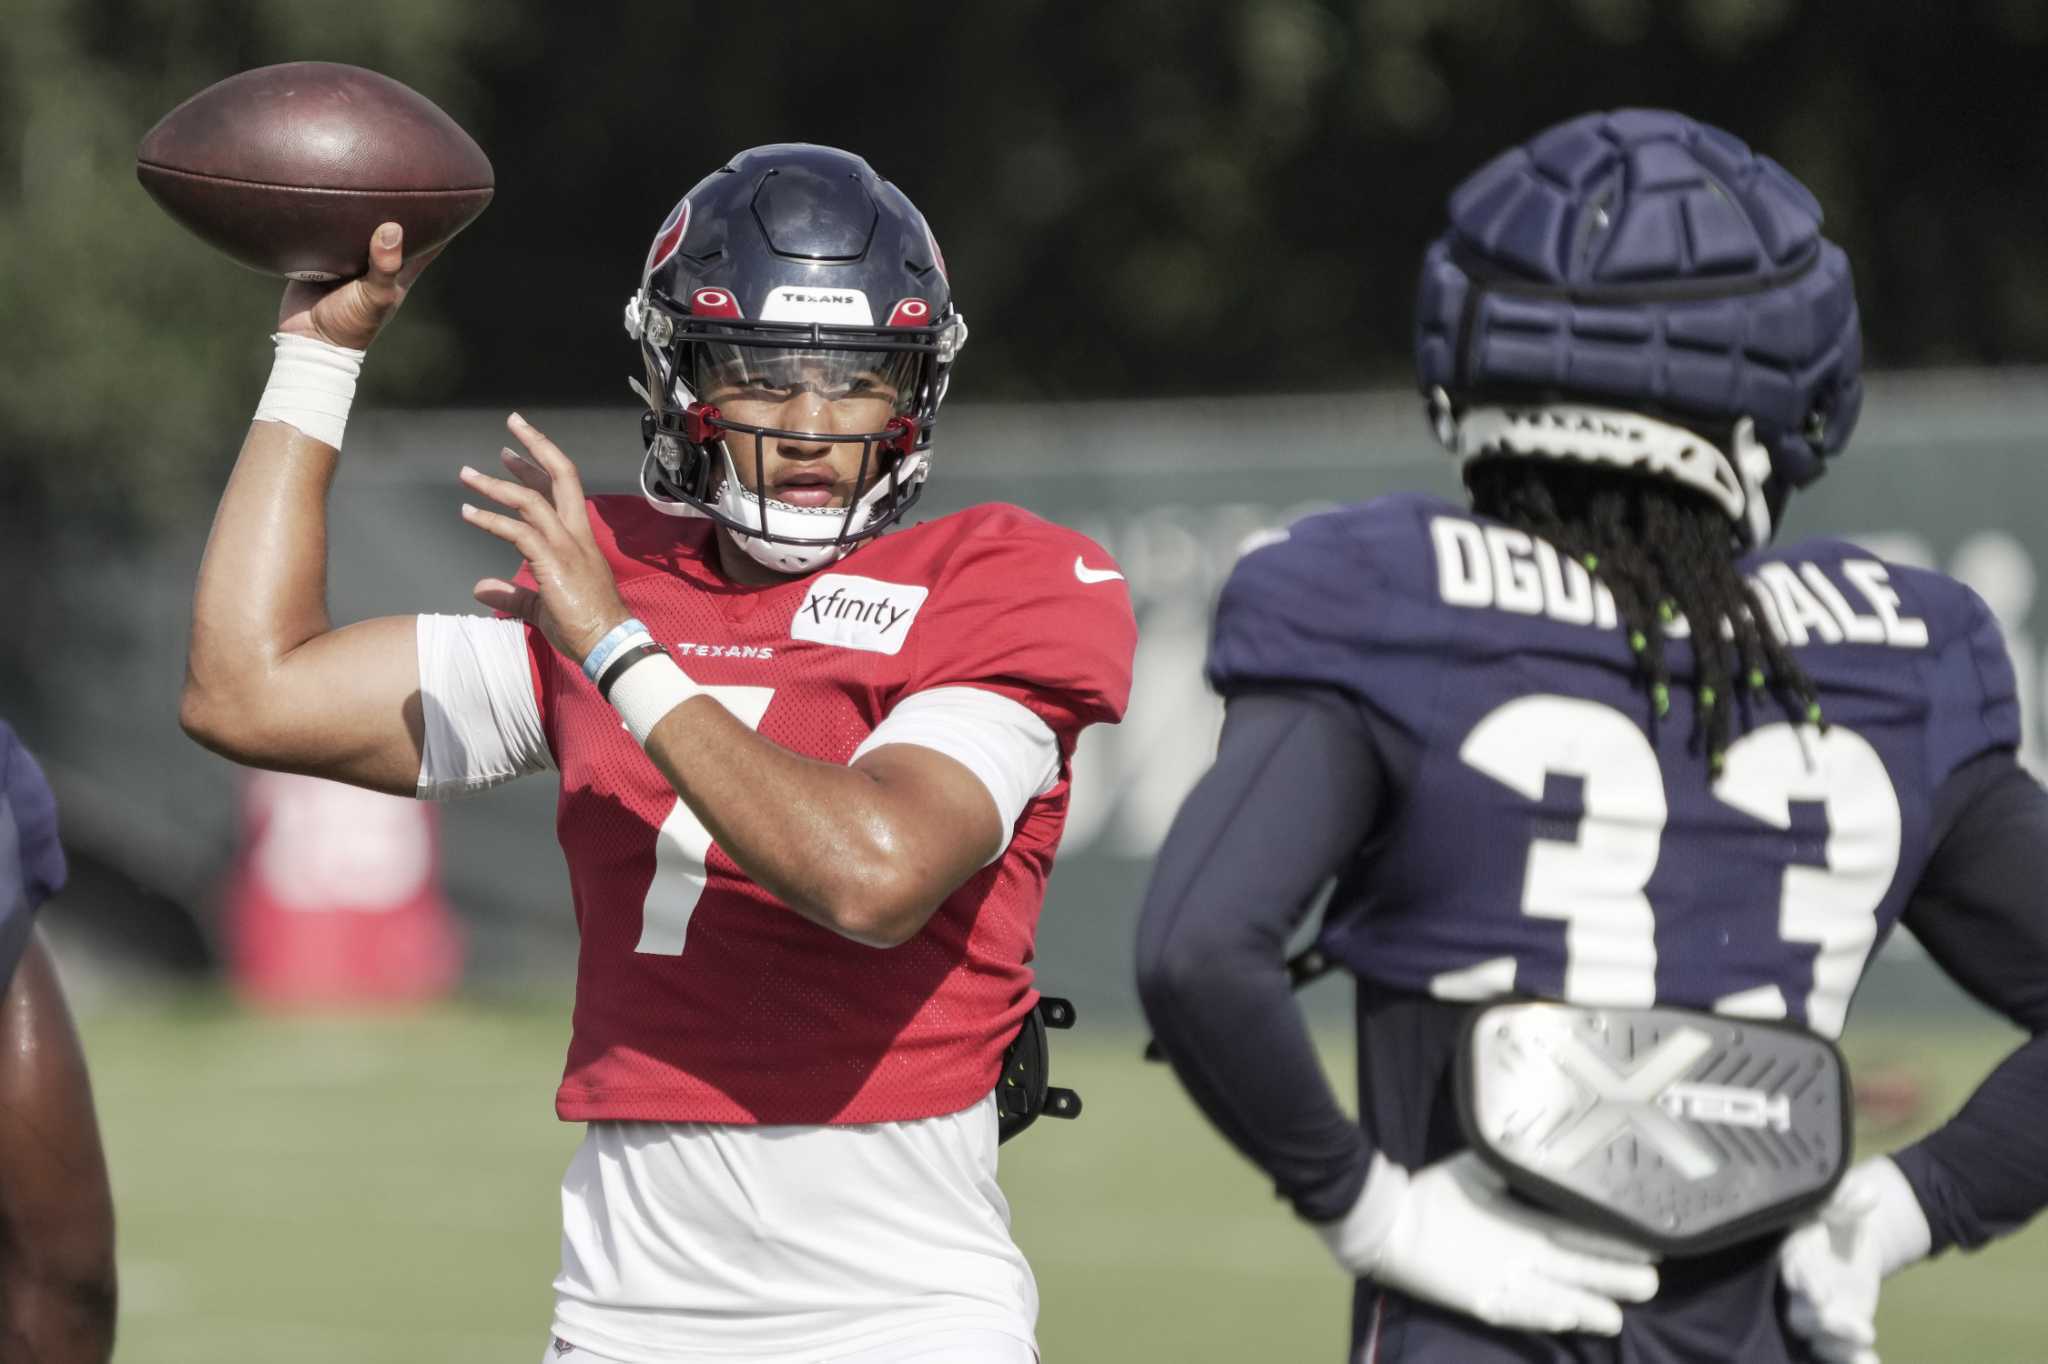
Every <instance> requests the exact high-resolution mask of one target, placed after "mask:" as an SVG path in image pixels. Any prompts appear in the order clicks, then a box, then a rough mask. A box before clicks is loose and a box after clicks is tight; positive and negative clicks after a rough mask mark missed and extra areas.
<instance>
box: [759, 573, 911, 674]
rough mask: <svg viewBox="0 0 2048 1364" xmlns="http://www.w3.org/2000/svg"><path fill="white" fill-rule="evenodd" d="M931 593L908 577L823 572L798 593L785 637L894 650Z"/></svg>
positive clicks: (881, 651)
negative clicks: (799, 597) (801, 595)
mask: <svg viewBox="0 0 2048 1364" xmlns="http://www.w3.org/2000/svg"><path fill="white" fill-rule="evenodd" d="M930 593H931V589H930V588H925V587H913V586H911V585H910V584H908V583H885V582H883V581H881V580H880V579H879V578H860V577H855V576H854V575H853V574H851V573H823V574H820V575H819V576H818V577H817V578H816V579H815V580H813V581H812V583H811V586H810V590H809V591H808V592H806V593H804V599H803V602H802V604H801V605H799V606H798V607H797V609H796V615H795V616H794V617H792V618H791V620H790V622H789V635H790V638H791V639H805V640H809V641H811V642H812V643H814V644H830V645H834V646H836V647H838V648H841V649H863V650H866V651H867V652H868V653H874V654H893V653H898V652H900V651H901V650H902V648H903V641H904V640H906V639H908V638H909V637H910V624H911V622H912V621H914V620H916V619H917V613H918V609H919V608H920V607H922V606H923V605H924V599H925V598H926V597H927V596H929V595H930Z"/></svg>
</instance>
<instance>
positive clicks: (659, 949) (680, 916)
mask: <svg viewBox="0 0 2048 1364" xmlns="http://www.w3.org/2000/svg"><path fill="white" fill-rule="evenodd" d="M703 690H704V691H705V693H706V694H708V695H709V696H710V697H711V698H712V699H713V700H715V701H717V702H718V704H719V705H721V706H724V707H725V708H726V709H727V710H729V711H731V712H732V713H733V716H734V718H736V719H737V720H738V721H739V722H740V723H741V724H743V725H745V726H746V727H747V728H748V729H755V730H758V729H759V728H761V717H762V716H764V715H766V714H767V713H768V703H769V702H770V701H772V700H774V699H775V688H773V687H705V688H704V689H703ZM710 857H711V831H710V830H709V829H707V828H705V827H704V821H703V820H701V819H699V818H697V814H696V812H695V811H694V810H692V809H691V808H690V807H689V806H687V805H685V804H683V802H682V800H681V799H680V798H678V799H677V801H676V803H675V806H674V808H672V809H671V810H670V811H669V812H668V818H667V819H664V820H662V822H661V832H660V834H658V835H657V836H656V837H655V840H654V879H653V880H652V881H650V882H648V884H647V898H646V899H644V900H643V901H641V904H640V941H639V942H638V943H636V944H634V947H633V950H634V951H635V952H646V953H649V954H651V955H654V956H658V957H679V956H681V955H682V954H683V943H684V941H685V940H686V939H687V938H688V937H689V934H690V916H691V915H692V914H695V913H696V912H697V902H698V901H699V900H701V899H703V898H704V883H705V882H706V881H707V880H708V879H710V875H711V873H710V870H709V869H708V868H707V867H706V866H705V863H706V862H707V861H708V860H709V859H710Z"/></svg>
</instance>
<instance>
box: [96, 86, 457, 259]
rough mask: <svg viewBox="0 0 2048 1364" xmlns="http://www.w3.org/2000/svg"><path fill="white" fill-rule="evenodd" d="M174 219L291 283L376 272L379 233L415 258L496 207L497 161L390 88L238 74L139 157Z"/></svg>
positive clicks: (451, 123)
mask: <svg viewBox="0 0 2048 1364" xmlns="http://www.w3.org/2000/svg"><path fill="white" fill-rule="evenodd" d="M135 176H136V178H137V179H138V180H140V181H141V182H142V187H143V188H144V189H146V190H148V191H149V194H150V197H151V198H153V199H155V200H156V201H157V203H158V204H159V205H161V206H162V208H163V210H164V211H165V212H166V213H168V214H170V215H171V217H173V218H175V219H176V220H177V221H178V222H179V223H181V224H183V225H184V226H185V227H186V228H187V229H189V230H190V231H192V232H193V233H196V234H197V235H198V236H199V237H200V238H201V239H202V240H204V241H206V242H208V243H209V244H211V245H213V246H216V247H218V248H219V249H220V250H222V251H225V252H227V254H229V255H230V256H233V257H234V258H235V259H236V260H238V261H240V262H241V263H242V264H244V265H246V266H248V267H250V268H251V269H254V270H260V271H262V272H263V273H265V274H270V275H284V276H287V277H289V278H291V279H306V280H336V279H349V278H353V277H354V276H356V275H360V274H362V273H363V272H364V271H365V270H367V269H368V268H369V243H370V234H371V232H373V231H375V230H376V228H377V225H378V224H379V223H383V222H397V223H399V224H400V225H402V226H403V227H404V228H405V252H406V255H407V256H415V255H418V254H419V253H420V252H423V251H428V250H431V249H433V248H434V247H437V246H440V245H441V244H443V243H444V242H446V241H448V240H449V239H450V238H451V237H453V236H454V235H455V234H456V233H458V232H460V231H461V230H462V229H463V228H465V227H467V226H469V224H470V222H471V221H472V220H474V219H475V217H476V215H477V214H479V213H481V212H483V210H484V205H486V204H488V203H490V201H491V192H492V187H493V184H494V177H493V175H492V173H491V162H490V158H489V157H487V156H485V155H484V153H483V149H482V148H481V147H478V146H477V145H476V143H475V142H474V141H473V140H472V139H471V138H470V136H469V134H468V133H465V132H464V131H462V129H461V127H459V126H458V125H457V124H456V122H455V120H454V119H452V118H450V117H448V115H447V114H445V113H443V112H442V111H441V110H440V108H439V107H437V106H436V105H435V104H434V102H433V101H432V100H429V99H427V98H426V97H425V96H424V95H421V94H419V93H418V92H416V91H414V90H412V89H410V88H408V87H406V86H404V85H401V84H399V83H398V82H397V81H395V80H392V79H391V78H390V77H389V76H380V75H378V74H377V73H376V72H375V71H365V70H364V69H363V68H361V67H359V66H342V65H339V64H337V63H334V62H287V63H285V64H284V65H282V66H264V67H259V68H257V69H256V70H254V71H244V72H242V73H241V74H240V75H236V76H230V77H228V78H227V79H226V80H224V81H221V82H220V83H219V84H217V85H210V86H208V87H207V88H206V89H204V90H201V91H200V92H199V93H198V94H196V95H194V96H192V98H190V99H188V100H186V101H185V102H184V103H183V104H181V105H179V106H178V107H177V108H175V109H173V110H171V112H170V113H168V114H166V115H164V117H163V119H162V121H161V122H159V123H158V124H157V125H156V127H154V128H152V129H150V130H149V135H148V136H147V137H144V138H143V139H142V146H141V147H140V148H139V149H138V150H137V152H136V157H135Z"/></svg>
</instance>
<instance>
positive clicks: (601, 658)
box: [583, 616, 652, 682]
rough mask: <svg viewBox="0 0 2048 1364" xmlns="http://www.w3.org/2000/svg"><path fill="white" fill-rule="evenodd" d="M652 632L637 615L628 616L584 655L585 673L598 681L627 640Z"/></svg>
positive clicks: (593, 680)
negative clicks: (606, 664) (612, 657)
mask: <svg viewBox="0 0 2048 1364" xmlns="http://www.w3.org/2000/svg"><path fill="white" fill-rule="evenodd" d="M651 633H652V632H651V631H649V630H648V628H647V627H646V626H645V625H643V624H641V623H640V620H639V618H638V617H637V616H628V617H626V618H625V619H624V620H622V621H620V622H619V623H618V624H617V625H614V626H613V627H612V628H611V631H610V633H608V634H606V635H605V637H604V638H603V639H601V640H599V641H598V642H597V647H596V648H594V649H592V650H591V651H590V652H589V653H588V654H586V655H584V658H583V675H584V676H585V677H587V678H589V679H590V680H591V681H592V682H595V681H597V679H598V676H599V675H600V674H601V673H603V672H604V665H605V663H606V662H607V661H609V660H610V658H611V656H612V655H613V654H615V653H617V652H618V651H619V649H620V647H621V646H622V645H624V644H625V642H626V641H627V640H629V639H631V638H633V637H634V636H635V635H651Z"/></svg>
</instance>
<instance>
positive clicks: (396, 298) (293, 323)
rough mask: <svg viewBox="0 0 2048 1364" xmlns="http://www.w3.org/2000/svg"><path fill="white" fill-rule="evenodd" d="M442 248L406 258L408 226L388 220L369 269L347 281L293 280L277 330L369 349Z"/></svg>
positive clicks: (375, 240)
mask: <svg viewBox="0 0 2048 1364" xmlns="http://www.w3.org/2000/svg"><path fill="white" fill-rule="evenodd" d="M439 254H440V248H438V247H436V248H435V249H434V250H432V251H423V252H421V253H420V254H419V255H417V256H415V257H413V258H412V259H411V260H407V259H406V258H405V229H404V228H402V227H400V226H399V225H398V224H397V223H385V224H383V225H381V226H380V227H378V229H377V230H376V231H375V232H373V233H371V234H370V268H369V271H368V272H367V273H365V274H364V275H362V276H361V277H360V278H358V279H352V280H349V281H347V282H346V283H343V284H309V283H307V282H306V281H304V280H293V281H292V282H291V283H290V284H287V285H286V286H285V289H284V298H283V299H282V300H280V301H279V303H278V305H277V329H278V330H279V331H280V332H283V333H284V334H285V335H287V336H310V337H312V338H313V339H315V340H317V341H325V342H326V343H327V344H328V345H330V346H341V347H344V348H346V349H348V350H368V349H369V348H370V343H371V342H372V341H374V340H376V339H377V333H378V332H380V331H382V330H383V329H384V324H385V323H387V322H389V321H390V320H391V316H392V314H393V313H396V312H397V311H398V305H399V304H401V303H403V302H405V295H406V291H407V290H408V289H410V288H411V287H412V282H413V281H414V280H416V279H418V278H419V275H420V271H422V270H424V269H426V268H427V266H428V265H429V264H431V263H432V262H433V259H434V257H435V256H437V255H439Z"/></svg>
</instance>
